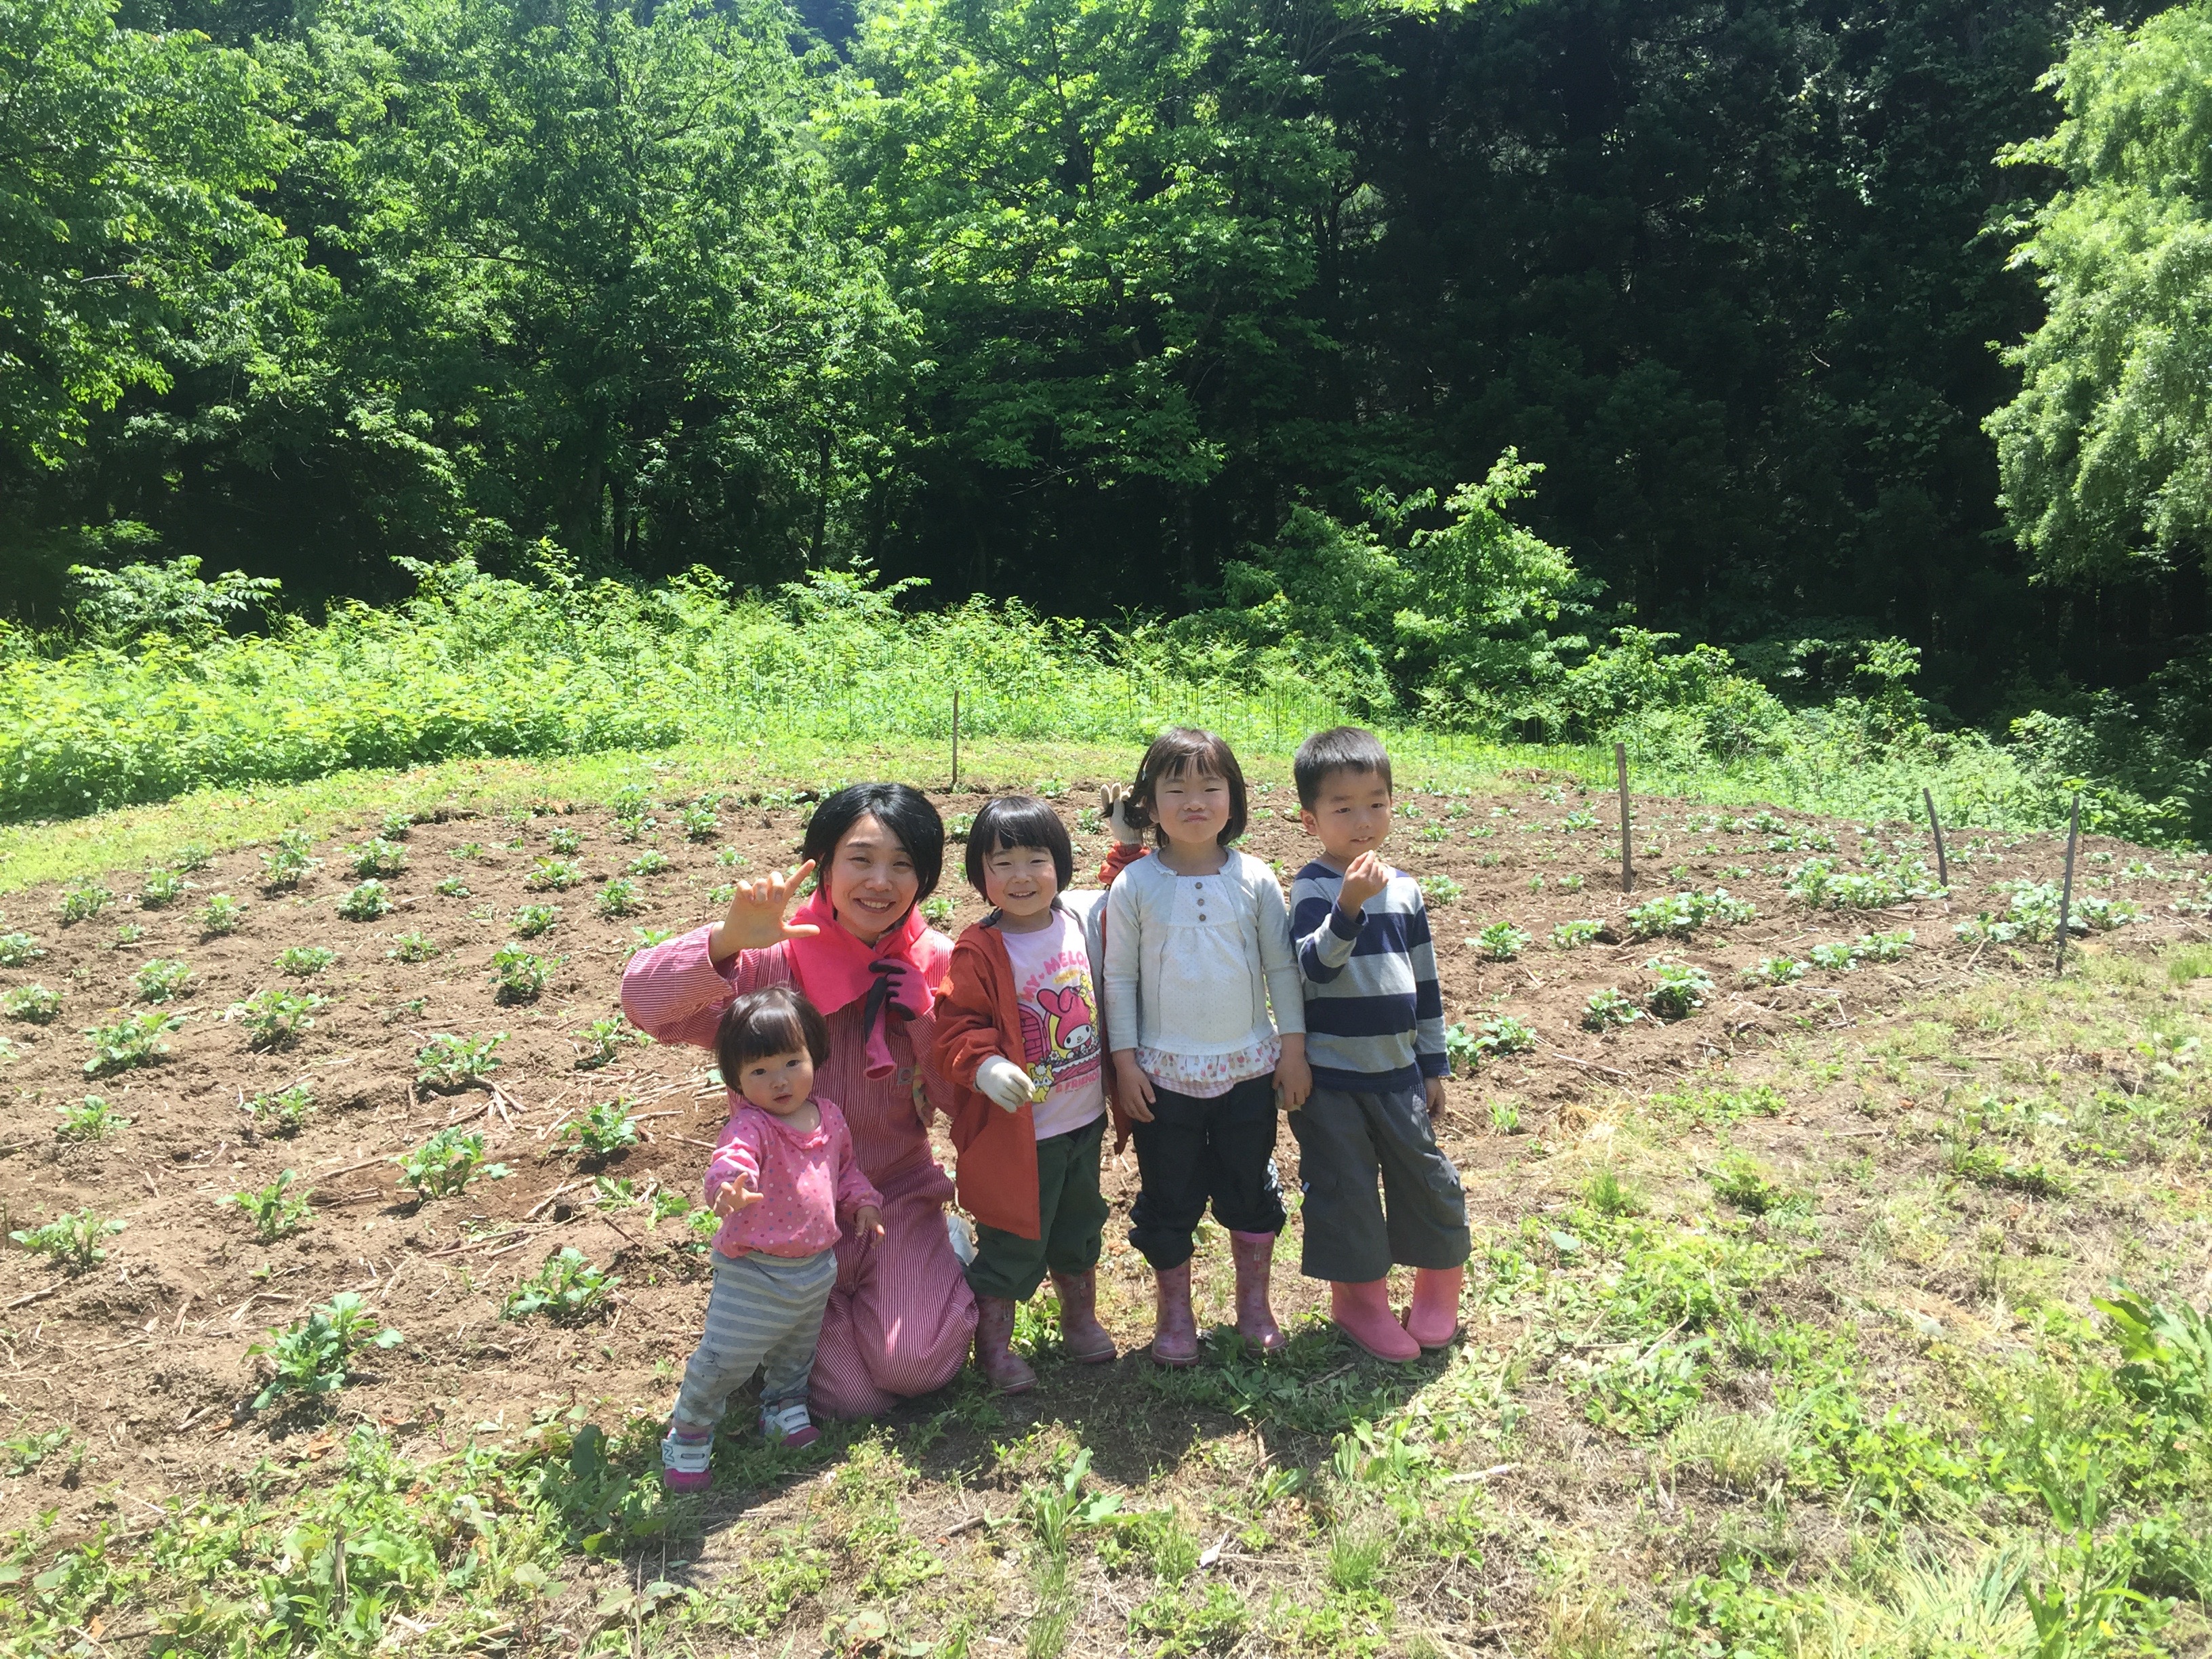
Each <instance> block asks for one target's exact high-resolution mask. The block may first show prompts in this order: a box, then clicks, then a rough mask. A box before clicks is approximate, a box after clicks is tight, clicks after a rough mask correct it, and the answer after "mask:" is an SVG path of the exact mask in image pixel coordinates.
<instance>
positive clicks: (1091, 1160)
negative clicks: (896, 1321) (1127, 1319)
mask: <svg viewBox="0 0 2212 1659" xmlns="http://www.w3.org/2000/svg"><path fill="white" fill-rule="evenodd" d="M1105 1138H1106V1120H1105V1119H1104V1118H1103V1117H1101V1118H1099V1119H1097V1121H1094V1122H1092V1123H1090V1124H1088V1125H1086V1126H1085V1127H1083V1128H1080V1129H1077V1130H1074V1131H1073V1132H1072V1133H1067V1134H1064V1135H1054V1136H1051V1137H1050V1138H1049V1139H1044V1140H1040V1141H1039V1142H1037V1149H1036V1150H1037V1237H1035V1238H1024V1237H1022V1236H1021V1235H1020V1234H1019V1233H1008V1232H1001V1231H999V1229H998V1228H996V1227H985V1226H981V1225H978V1226H977V1227H976V1229H975V1260H974V1261H971V1262H969V1264H968V1288H969V1290H971V1291H975V1294H976V1295H978V1296H997V1297H1005V1298H1006V1300H1008V1301H1009V1302H1026V1301H1028V1300H1029V1299H1030V1297H1031V1296H1032V1295H1034V1294H1035V1293H1036V1287H1037V1286H1038V1285H1042V1284H1043V1283H1044V1275H1045V1270H1046V1269H1047V1268H1050V1269H1051V1270H1052V1271H1053V1272H1054V1273H1089V1272H1090V1271H1091V1269H1092V1268H1093V1267H1097V1265H1098V1246H1099V1239H1100V1236H1101V1235H1102V1234H1103V1232H1104V1231H1105V1227H1106V1199H1105V1195H1104V1194H1102V1193H1101V1192H1100V1191H1099V1190H1098V1153H1099V1149H1100V1147H1101V1146H1103V1144H1104V1141H1105Z"/></svg>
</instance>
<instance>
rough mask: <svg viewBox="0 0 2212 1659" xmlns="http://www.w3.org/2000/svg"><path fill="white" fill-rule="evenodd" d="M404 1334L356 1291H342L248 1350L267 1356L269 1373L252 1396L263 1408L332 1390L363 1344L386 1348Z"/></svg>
mask: <svg viewBox="0 0 2212 1659" xmlns="http://www.w3.org/2000/svg"><path fill="white" fill-rule="evenodd" d="M403 1340H404V1338H403V1337H402V1336H401V1334H399V1333H398V1331H396V1330H394V1329H392V1328H391V1327H390V1326H389V1325H386V1324H384V1323H383V1322H381V1321H380V1320H379V1319H378V1318H377V1316H375V1315H374V1313H372V1312H370V1311H369V1310H368V1305H367V1304H365V1303H363V1302H362V1299H361V1297H360V1295H359V1294H358V1293H357V1292H356V1291H339V1292H338V1294H337V1295H336V1296H334V1297H331V1299H330V1300H329V1301H328V1302H326V1303H325V1304H323V1305H322V1306H321V1307H319V1308H313V1309H310V1310H308V1313H307V1317H306V1318H304V1319H302V1320H301V1321H300V1322H299V1323H298V1324H296V1325H288V1326H285V1327H283V1328H281V1329H277V1330H272V1331H271V1332H270V1340H268V1341H266V1342H257V1343H255V1344H254V1345H253V1346H252V1347H251V1348H249V1349H247V1350H246V1352H248V1353H251V1354H256V1355H262V1356H265V1357H266V1358H267V1359H268V1361H269V1368H270V1378H269V1381H268V1383H267V1384H266V1385H264V1387H263V1389H262V1390H261V1392H260V1393H259V1394H258V1395H255V1396H254V1397H253V1409H254V1410H256V1411H261V1410H263V1409H264V1408H266V1407H269V1406H270V1405H272V1404H274V1403H275V1402H276V1401H279V1400H282V1399H283V1398H284V1397H285V1396H286V1395H304V1396H306V1397H307V1399H309V1400H311V1401H312V1400H316V1399H319V1398H320V1397H322V1396H323V1395H330V1394H335V1393H337V1391H338V1390H339V1389H342V1388H343V1387H344V1386H345V1385H346V1382H347V1379H348V1378H349V1377H350V1376H352V1374H353V1373H352V1364H353V1357H354V1355H355V1354H356V1353H357V1352H359V1351H361V1350H362V1349H363V1348H390V1347H395V1346H398V1344H399V1343H400V1342H401V1341H403Z"/></svg>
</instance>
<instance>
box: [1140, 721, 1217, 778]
mask: <svg viewBox="0 0 2212 1659" xmlns="http://www.w3.org/2000/svg"><path fill="white" fill-rule="evenodd" d="M1152 755H1153V757H1154V759H1153V763H1152V765H1151V766H1149V767H1147V768H1146V770H1147V771H1148V772H1149V773H1150V774H1151V775H1152V781H1153V782H1154V784H1155V785H1156V786H1157V785H1158V784H1161V783H1164V782H1166V781H1168V780H1169V779H1170V778H1173V779H1176V780H1178V781H1179V780H1181V779H1183V778H1188V777H1193V776H1195V777H1200V778H1219V779H1221V780H1222V781H1224V782H1228V781H1231V779H1233V778H1234V777H1235V776H1236V775H1237V757H1235V756H1234V755H1232V754H1231V753H1230V751H1229V745H1228V744H1226V743H1225V742H1224V741H1222V739H1221V738H1218V737H1216V736H1215V735H1214V734H1213V733H1212V732H1170V733H1169V734H1168V735H1167V736H1165V737H1164V738H1160V739H1159V740H1158V742H1156V743H1154V744H1153V745H1152Z"/></svg>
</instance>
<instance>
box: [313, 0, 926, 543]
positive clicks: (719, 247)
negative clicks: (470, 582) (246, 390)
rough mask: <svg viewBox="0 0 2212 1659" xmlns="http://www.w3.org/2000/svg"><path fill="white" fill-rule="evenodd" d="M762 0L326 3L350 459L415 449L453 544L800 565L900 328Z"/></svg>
mask: <svg viewBox="0 0 2212 1659" xmlns="http://www.w3.org/2000/svg"><path fill="white" fill-rule="evenodd" d="M788 24H789V15H788V14H787V12H786V11H785V9H783V7H782V6H781V5H780V4H776V3H774V0H736V3H726V4H707V3H696V0H695V3H678V4H668V5H662V6H659V7H658V8H653V7H646V6H641V7H639V8H637V9H631V8H629V7H627V6H623V5H618V4H611V3H596V4H595V3H592V0H340V3H337V4H334V5H332V6H331V7H329V8H328V9H325V11H323V12H322V13H321V14H319V19H318V21H317V22H316V23H315V25H314V26H313V27H312V28H311V29H310V30H309V32H308V34H307V43H306V46H305V49H304V51H303V52H302V53H301V57H300V59H299V61H298V63H297V65H296V67H295V70H294V73H295V76H311V77H312V78H313V82H314V84H315V87H316V89H317V90H316V108H317V111H318V115H317V120H318V123H319V124H320V123H325V122H326V123H327V132H326V134H325V135H323V136H320V137H318V139H317V141H316V143H315V144H314V146H313V167H312V171H313V177H314V179H315V180H316V182H317V185H319V187H320V188H321V189H323V190H325V191H329V192H330V193H331V195H333V196H335V197H338V198H340V199H341V200H342V201H343V207H344V211H343V214H342V216H339V218H338V224H339V228H337V230H335V231H334V232H332V233H331V237H330V243H331V246H330V252H329V254H328V256H327V257H328V258H329V261H330V263H331V266H332V268H333V269H340V270H343V271H344V272H345V276H344V283H343V286H344V298H343V301H342V303H341V304H340V305H339V306H338V307H337V308H336V310H335V312H334V313H333V314H332V316H331V319H330V322H329V325H328V327H329V331H330V335H331V341H332V347H333V353H332V355H333V361H334V362H335V363H336V364H337V365H340V366H342V367H343V374H344V381H345V395H346V398H347V399H348V400H349V403H350V404H351V406H352V407H351V409H350V411H349V415H348V419H349V421H350V422H351V424H352V426H353V428H354V430H355V434H356V441H359V442H361V443H363V444H374V443H377V442H386V443H391V444H394V445H406V444H418V445H422V446H426V447H429V448H432V449H435V451H436V453H437V456H438V458H439V459H438V465H439V468H440V470H441V471H442V472H443V473H445V474H446V475H447V476H450V477H451V478H452V479H453V488H454V489H455V491H456V493H457V495H458V496H459V509H458V517H459V522H460V525H461V527H462V528H463V531H464V533H465V534H466V535H468V536H470V537H472V538H476V539H477V540H478V541H488V542H489V544H491V545H492V546H493V547H495V548H496V547H497V546H498V545H499V544H501V541H502V540H503V539H505V540H507V544H508V545H513V544H516V543H518V542H519V543H527V542H528V541H529V540H531V539H532V538H536V537H538V536H539V535H542V534H550V535H551V536H553V537H554V538H556V540H558V541H559V542H560V543H562V544H563V545H564V546H566V547H567V548H568V549H569V550H571V551H573V552H574V553H576V554H578V555H580V556H584V557H586V559H587V560H589V559H599V560H604V561H605V562H611V563H613V564H616V565H618V566H627V567H629V568H638V569H667V568H682V567H683V566H684V565H686V564H688V563H690V562H691V561H692V560H693V559H694V558H695V557H696V556H700V555H701V554H702V553H704V552H706V551H708V550H712V549H716V548H719V547H720V546H725V545H726V544H728V543H729V542H731V541H736V542H737V543H738V544H740V545H741V546H749V547H750V548H751V549H756V550H762V551H763V555H764V556H765V557H766V558H767V559H768V561H769V568H783V569H790V568H795V567H796V563H797V561H798V560H799V558H800V557H802V556H804V557H811V558H814V559H816V560H817V562H818V561H819V559H820V558H821V557H822V556H825V554H826V553H827V552H828V551H829V549H830V544H831V543H832V542H833V541H834V539H835V537H836V534H837V533H838V532H839V531H840V530H841V528H842V521H841V515H842V514H843V513H845V512H846V510H847V508H848V506H849V504H850V501H851V499H852V496H853V493H854V489H855V488H856V487H857V486H856V480H859V479H860V478H861V477H863V475H864V473H865V471H866V467H867V466H869V465H872V464H873V463H874V461H875V459H876V457H875V455H874V453H873V452H872V450H871V448H870V444H871V436H870V435H871V431H872V427H871V423H870V421H871V412H872V410H871V399H872V397H873V396H874V388H875V387H876V386H877V385H878V382H879V380H880V379H881V377H882V375H883V374H884V372H885V371H886V370H888V369H889V368H890V367H891V366H892V364H893V362H894V355H893V354H894V353H895V352H896V349H897V347H898V341H899V332H900V331H899V319H898V317H897V314H896V312H895V310H894V309H893V308H892V307H890V305H889V304H888V303H887V301H886V299H885V296H884V291H883V288H882V283H881V281H880V279H879V276H878V273H877V269H876V264H875V261H874V260H873V258H872V256H871V255H870V253H869V252H868V251H867V250H866V248H865V247H863V246H860V245H859V244H858V243H857V242H856V241H855V240H854V239H853V238H852V237H851V236H850V235H849V234H847V229H846V227H845V226H844V224H843V223H842V220H841V218H840V214H839V199H840V198H839V196H838V192H837V191H836V187H835V184H834V181H833V180H832V179H830V178H829V175H828V173H827V172H826V170H825V169H824V167H823V166H822V164H821V163H820V161H818V159H817V155H816V147H815V146H814V145H813V144H812V143H811V142H810V141H809V140H808V137H807V134H806V123H807V116H808V100H809V98H810V96H811V91H812V89H813V88H814V87H815V82H814V80H813V79H812V78H811V74H810V70H809V65H808V64H807V63H806V62H805V61H804V60H802V59H800V58H796V57H794V56H793V52H792V50H791V46H790V37H789V33H788Z"/></svg>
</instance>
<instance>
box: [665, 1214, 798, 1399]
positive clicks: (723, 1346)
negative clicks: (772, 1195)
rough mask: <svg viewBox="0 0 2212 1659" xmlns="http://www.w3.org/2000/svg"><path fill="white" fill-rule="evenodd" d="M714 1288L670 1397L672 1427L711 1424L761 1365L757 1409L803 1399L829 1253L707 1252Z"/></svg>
mask: <svg viewBox="0 0 2212 1659" xmlns="http://www.w3.org/2000/svg"><path fill="white" fill-rule="evenodd" d="M836 1283H837V1253H836V1251H835V1250H834V1249H833V1250H823V1251H821V1252H820V1253H818V1254H817V1255H803V1256H797V1257H793V1256H776V1255H763V1253H762V1252H760V1251H758V1250H755V1251H754V1252H753V1253H752V1254H751V1255H741V1256H726V1255H723V1254H722V1253H721V1252H720V1251H719V1250H717V1251H715V1252H714V1293H713V1294H712V1295H711V1296H709V1297H708V1298H707V1332H706V1334H705V1335H703V1336H702V1337H701V1338H700V1339H699V1346H697V1347H696V1348H694V1349H693V1350H692V1351H691V1358H690V1363H688V1364H686V1365H685V1366H684V1387H683V1389H682V1390H681V1391H680V1392H678V1395H677V1396H676V1416H677V1419H678V1421H679V1422H683V1423H688V1424H693V1425H704V1426H712V1425H714V1424H716V1423H719V1422H720V1421H721V1420H722V1412H723V1409H724V1407H726V1405H727V1404H728V1402H729V1398H730V1395H732V1393H733V1392H734V1391H736V1390H737V1389H741V1388H743V1387H744V1385H745V1384H746V1383H749V1382H750V1381H751V1380H752V1375H753V1371H754V1369H755V1368H756V1367H758V1366H765V1367H766V1368H767V1375H766V1376H764V1377H763V1379H762V1383H761V1408H762V1409H763V1411H768V1410H773V1409H774V1408H775V1407H778V1406H783V1405H788V1404H790V1403H791V1402H792V1401H799V1402H801V1403H802V1404H803V1403H804V1402H805V1399H806V1379H807V1376H808V1375H809V1374H810V1373H811V1371H812V1370H813V1369H814V1345H815V1343H816V1341H817V1340H818V1339H819V1338H820V1337H821V1334H822V1310H823V1308H824V1307H825V1306H826V1305H828V1304H829V1291H830V1290H831V1288H832V1287H833V1286H835V1285H836Z"/></svg>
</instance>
